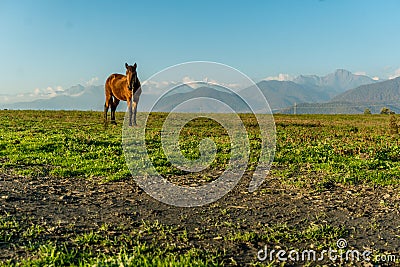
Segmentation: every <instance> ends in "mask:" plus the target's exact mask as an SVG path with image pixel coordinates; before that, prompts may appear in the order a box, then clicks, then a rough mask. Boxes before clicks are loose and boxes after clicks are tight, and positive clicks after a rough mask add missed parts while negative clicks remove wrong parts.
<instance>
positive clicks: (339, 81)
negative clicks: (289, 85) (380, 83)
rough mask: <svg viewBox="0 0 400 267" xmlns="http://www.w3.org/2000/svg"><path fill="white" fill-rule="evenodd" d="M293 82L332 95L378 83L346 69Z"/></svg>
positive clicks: (296, 79) (299, 77)
mask: <svg viewBox="0 0 400 267" xmlns="http://www.w3.org/2000/svg"><path fill="white" fill-rule="evenodd" d="M293 81H294V82H295V83H298V84H303V85H315V86H319V87H321V88H323V89H324V90H325V91H328V92H329V93H330V94H338V93H342V92H344V91H347V90H349V89H352V88H356V87H358V86H360V85H365V84H372V83H376V82H377V81H375V80H373V79H372V78H370V77H368V76H365V75H356V74H353V73H351V72H350V71H347V70H344V69H337V70H336V71H335V72H334V73H330V74H328V75H325V76H322V77H320V76H317V75H300V76H298V77H296V78H295V79H294V80H293Z"/></svg>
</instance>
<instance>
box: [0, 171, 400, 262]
mask: <svg viewBox="0 0 400 267" xmlns="http://www.w3.org/2000/svg"><path fill="white" fill-rule="evenodd" d="M399 204H400V197H399V188H390V187H373V186H354V187H342V186H332V187H331V188H330V189H329V190H325V191H317V190H309V189H304V188H296V187H290V186H287V185H282V184H281V183H280V182H279V181H278V180H275V179H274V178H269V179H268V180H267V181H265V182H264V184H263V185H262V186H261V188H259V189H258V190H257V191H256V192H255V193H249V192H247V187H246V185H245V184H244V183H241V184H240V185H238V186H237V187H236V188H235V189H234V190H233V191H231V192H230V193H229V194H228V195H226V196H225V197H224V198H222V199H220V200H219V201H217V202H215V203H213V204H210V205H207V206H203V207H197V208H177V207H173V206H168V205H165V204H163V203H160V202H158V201H156V200H154V199H153V198H151V197H150V196H148V195H147V194H146V193H145V192H144V191H143V190H141V189H140V188H139V187H138V186H137V185H136V184H135V182H134V180H125V181H118V182H109V183H104V184H102V183H100V182H99V181H89V180H85V179H82V178H68V179H65V178H51V177H37V178H26V177H11V176H2V177H1V178H0V215H2V216H5V215H7V216H13V217H15V218H17V219H21V220H26V219H28V220H29V221H31V222H34V223H37V224H41V225H46V227H47V228H49V227H51V226H53V227H54V229H56V230H54V231H53V232H51V233H50V232H49V233H47V235H46V236H45V237H44V238H47V239H49V240H63V239H65V238H66V236H68V235H69V234H70V232H71V231H74V232H79V231H80V232H88V231H91V230H96V229H98V228H99V227H100V226H101V225H103V224H105V223H107V224H110V225H121V224H122V225H125V226H126V227H125V229H124V230H121V231H126V232H127V233H129V228H130V227H135V226H137V223H140V222H142V221H156V220H158V221H159V222H160V223H162V224H166V225H170V226H176V227H178V228H182V227H183V228H185V229H187V231H188V236H189V242H191V244H192V245H193V247H200V248H204V249H207V248H217V249H219V250H220V251H223V250H225V255H224V256H223V257H224V260H225V262H226V263H235V262H236V263H237V264H238V265H242V266H243V265H246V264H248V263H250V262H257V252H258V251H259V250H260V249H262V248H264V246H265V245H268V246H269V247H272V248H273V247H274V246H275V245H280V246H281V247H282V246H284V247H286V248H288V249H289V248H298V249H300V248H302V247H305V248H307V247H309V246H310V243H307V242H304V240H303V241H300V243H298V242H297V241H293V242H294V243H291V244H273V243H269V244H266V243H265V242H263V241H259V242H257V241H256V242H246V241H240V240H239V241H229V240H226V239H224V238H221V237H224V236H227V235H229V234H230V233H232V232H233V231H234V230H238V231H242V232H256V233H257V232H260V231H261V230H262V228H263V227H264V226H265V225H270V226H271V225H272V226H273V225H278V224H286V225H288V226H293V227H295V228H298V230H299V231H301V230H302V229H303V228H304V227H306V226H309V225H310V224H313V223H315V224H318V225H321V224H326V225H332V226H337V227H344V228H345V229H346V231H347V234H346V237H345V238H346V240H347V241H348V245H349V248H356V249H359V250H364V249H367V248H368V249H371V250H373V251H377V252H380V253H389V254H396V255H400V238H399V236H400V216H399ZM71 225H73V227H70V226H71ZM232 225H234V226H232ZM232 227H234V229H232ZM71 229H72V230H71ZM194 232H196V233H197V234H199V235H201V236H202V238H196V239H195V238H194V239H193V240H190V238H191V237H192V236H194V235H192V233H194ZM0 251H2V252H1V253H0V260H5V259H10V258H14V257H17V256H21V255H20V254H21V253H23V252H21V250H19V248H18V247H15V246H9V245H7V244H6V243H0Z"/></svg>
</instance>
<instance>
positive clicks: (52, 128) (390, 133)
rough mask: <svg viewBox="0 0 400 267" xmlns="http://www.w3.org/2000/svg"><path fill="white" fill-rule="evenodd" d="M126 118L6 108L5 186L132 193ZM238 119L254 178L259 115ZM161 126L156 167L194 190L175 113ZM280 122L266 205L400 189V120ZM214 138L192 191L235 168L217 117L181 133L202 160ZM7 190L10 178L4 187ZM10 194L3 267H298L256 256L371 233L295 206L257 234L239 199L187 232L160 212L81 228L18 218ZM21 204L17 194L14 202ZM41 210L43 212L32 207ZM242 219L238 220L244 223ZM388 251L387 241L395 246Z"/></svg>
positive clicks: (154, 122) (152, 130)
mask: <svg viewBox="0 0 400 267" xmlns="http://www.w3.org/2000/svg"><path fill="white" fill-rule="evenodd" d="M123 116H124V114H123V113H117V122H118V123H119V124H118V125H117V126H112V125H109V126H108V127H107V128H105V127H104V125H103V121H102V113H101V112H92V111H17V110H15V111H13V110H3V111H0V163H1V167H0V177H3V178H1V179H3V180H4V181H6V180H7V179H8V180H7V181H13V180H18V179H22V180H23V181H26V183H29V181H33V182H35V181H38V179H42V178H43V177H47V178H48V179H51V181H53V183H57V181H64V180H66V179H67V180H68V179H73V181H75V183H80V182H79V181H82V183H84V181H91V182H92V183H93V184H98V185H101V186H104V188H107V187H108V188H112V186H113V185H115V184H117V183H122V182H126V181H129V182H130V183H131V184H133V185H134V182H132V181H133V178H132V177H131V174H130V172H129V169H128V167H127V165H126V163H125V158H124V153H123V148H122V145H121V144H122V140H121V132H122V131H121V130H122V129H121V128H122V122H123ZM240 116H241V118H242V120H243V122H244V124H245V126H246V129H247V132H248V136H249V141H250V148H251V151H250V160H249V163H248V166H247V171H246V173H247V174H251V172H252V171H253V170H254V169H255V167H256V165H257V159H258V156H259V147H260V145H259V144H260V138H259V128H258V126H257V124H256V123H255V118H254V117H253V116H252V115H249V114H242V115H240ZM143 118H144V114H143V113H139V114H138V124H139V127H143V124H144V122H143ZM151 118H152V119H151V121H149V124H148V125H147V129H146V144H147V148H148V152H149V156H150V158H151V160H152V162H153V164H154V165H155V166H156V169H157V171H158V172H159V173H161V174H163V175H164V176H165V177H168V179H171V180H172V181H175V182H177V183H185V179H189V178H187V174H186V173H185V172H183V171H181V170H179V169H176V168H174V166H172V165H171V164H170V163H169V162H168V160H167V158H166V156H165V155H164V153H163V151H162V149H161V134H160V129H161V126H162V122H163V120H164V119H165V118H166V114H163V113H155V114H153V115H152V116H151ZM274 119H275V124H276V153H275V158H274V162H273V164H272V167H271V171H270V173H269V174H268V176H266V180H265V184H266V185H265V187H262V188H260V189H259V190H258V191H256V192H255V193H254V197H256V198H257V199H258V200H259V201H265V202H266V203H267V202H268V201H269V200H270V197H271V196H272V195H273V194H276V192H278V191H279V194H281V195H282V196H284V197H282V198H281V199H282V201H283V202H282V203H283V204H285V203H286V204H288V205H289V206H290V205H295V202H293V201H291V198H290V196H292V195H291V194H292V193H293V194H298V195H296V196H298V197H299V199H301V196H302V195H304V196H321V198H322V199H323V196H324V195H325V194H329V192H340V194H342V192H348V191H350V192H357V190H358V189H359V188H372V189H371V190H373V189H374V188H379V190H381V191H380V192H385V190H389V192H397V191H393V190H397V188H398V187H399V183H400V139H399V124H400V117H398V116H397V115H390V116H389V115H279V114H277V115H274ZM205 137H211V138H212V139H213V140H214V141H215V143H216V148H217V156H216V158H215V160H214V161H213V162H212V164H211V166H210V167H209V168H208V169H207V170H206V171H203V172H201V173H200V174H199V175H197V176H196V175H195V176H191V177H190V179H191V181H190V183H193V182H194V183H206V182H209V181H211V180H212V179H214V178H215V177H216V176H217V175H218V174H219V173H221V172H222V171H223V170H224V168H225V167H226V165H227V163H228V161H229V153H230V149H231V147H230V141H229V136H228V135H227V133H226V131H225V130H224V129H223V128H222V126H220V125H219V124H217V123H215V122H213V121H211V120H207V119H196V120H194V121H191V122H190V123H188V125H186V126H185V127H184V128H183V129H182V131H181V133H180V147H181V150H182V152H183V154H184V155H185V156H186V157H187V158H189V159H196V158H197V157H198V156H199V155H200V154H199V153H200V152H199V149H198V145H199V142H200V141H201V140H202V139H203V138H205ZM33 182H32V183H33ZM0 183H3V182H2V181H1V180H0ZM274 185H276V187H274ZM93 186H94V188H97V187H96V186H97V185H93ZM102 188H103V187H102ZM0 189H1V192H0V193H1V194H2V195H1V200H0V201H2V202H1V203H2V204H3V205H2V206H0V207H2V208H1V209H2V210H0V211H1V213H0V251H3V252H4V253H2V254H3V255H4V256H3V258H1V260H2V263H0V265H4V266H60V265H72V266H93V265H95V266H210V265H211V266H225V265H240V266H242V265H253V266H273V265H282V266H284V265H288V266H291V264H293V265H296V264H294V263H277V262H269V263H265V262H259V261H258V260H257V258H256V257H255V256H256V254H254V253H253V252H254V251H256V252H257V248H260V246H261V245H262V244H271V245H273V244H277V246H279V247H283V248H287V249H290V248H293V247H299V246H300V247H309V246H310V245H312V246H313V247H314V246H315V247H318V248H323V247H326V246H330V245H332V244H334V243H335V241H336V240H337V239H339V238H354V236H357V235H358V234H359V235H362V234H361V233H359V232H358V230H357V229H355V228H356V227H357V226H356V225H351V224H350V223H347V224H344V223H343V224H341V223H335V218H334V217H331V218H330V220H328V219H326V220H324V219H323V218H322V219H321V218H320V217H318V216H321V214H319V215H317V213H315V214H316V215H315V216H314V217H312V218H308V217H307V218H305V217H304V218H303V217H302V218H301V220H300V219H299V220H300V221H291V220H289V219H288V218H291V217H290V216H291V215H290V214H289V211H288V210H287V212H288V214H287V216H286V215H285V214H283V217H278V215H277V214H275V215H276V217H275V218H272V219H265V222H264V221H263V220H262V218H264V217H257V220H258V224H257V225H256V226H251V224H249V223H248V221H249V220H251V218H250V217H249V218H247V217H246V216H250V215H248V213H246V212H249V211H248V210H243V211H242V208H240V207H241V206H243V207H245V206H246V205H245V204H241V202H238V203H233V202H235V201H234V200H232V198H228V199H226V201H228V202H229V201H231V202H232V203H230V204H229V205H225V206H224V205H223V204H210V205H208V206H207V207H205V208H204V210H202V209H201V208H197V209H196V212H197V213H196V214H203V215H204V216H206V215H205V214H206V213H207V212H210V214H212V215H213V217H212V218H211V217H210V218H209V219H208V221H202V223H201V224H199V225H189V226H187V225H186V224H185V222H188V221H189V218H183V217H179V215H177V218H174V219H173V220H174V223H168V221H166V220H165V218H166V217H168V216H164V217H162V216H161V217H160V219H159V220H157V215H154V214H153V215H151V216H150V215H149V216H148V217H140V216H137V217H134V218H131V219H129V220H130V221H129V223H127V220H121V221H118V219H117V217H115V220H114V221H112V220H111V219H110V220H101V219H99V220H98V223H97V226H95V227H94V226H93V227H92V226H91V227H86V228H85V227H84V228H83V229H82V228H78V227H77V225H74V224H73V223H71V222H70V223H66V224H60V225H58V226H57V225H56V224H51V223H46V218H44V219H41V218H39V217H40V216H37V214H36V215H35V214H33V215H32V214H30V212H29V209H26V210H21V211H19V210H18V207H17V208H15V207H14V208H13V209H12V211H10V210H11V208H10V209H8V208H5V207H11V206H12V205H13V197H15V196H14V195H13V193H12V192H13V191H12V190H13V188H12V183H10V188H9V187H7V186H6V185H5V183H3V186H2V187H0ZM278 189H279V190H278ZM137 190H138V191H140V189H137ZM239 191H240V190H239ZM367 191H368V190H367ZM8 192H9V193H8ZM373 192H374V191H371V194H373ZM138 194H139V193H138ZM343 194H345V193H343ZM143 195H144V194H139V195H137V196H138V198H139V197H140V198H141V199H145V200H143V201H142V202H141V204H140V205H145V204H143V203H144V202H146V201H150V200H146V199H148V198H144V196H143ZM246 197H247V198H250V197H251V196H250V195H248V196H246ZM367 197H368V196H367ZM371 197H372V196H371ZM82 198H84V196H83V197H82ZM293 198H294V197H293ZM392 198H393V199H396V200H398V195H397V194H394V193H390V198H388V199H387V200H386V202H385V200H384V202H383V203H382V201H381V200H379V201H378V204H376V205H378V206H379V205H381V206H382V208H385V207H390V208H391V210H395V211H396V212H397V213H398V210H399V206H398V202H396V203H394V202H390V199H392ZM21 199H22V198H21ZM21 199H19V200H18V199H17V198H15V201H22V200H21ZM296 199H297V198H296ZM354 200H357V196H356V197H354ZM77 201H78V200H77ZM133 201H139V200H138V199H135V200H133ZM221 201H224V200H221ZM243 201H244V202H243V203H247V202H246V201H250V200H248V199H246V200H243ZM284 201H287V202H284ZM299 201H300V200H299ZM322 202H323V201H322ZM14 203H15V202H14ZM18 203H20V202H18ZM21 203H22V202H21ZM135 203H136V202H135ZM100 205H103V204H102V203H100ZM138 205H139V204H138ZM154 205H155V204H154ZM218 205H219V206H218ZM266 205H267V204H266ZM268 205H269V204H268ZM271 205H272V204H271ZM321 205H323V204H321ZM349 205H350V204H349ZM367 205H368V204H367ZM371 205H375V204H371ZM135 207H136V208H137V209H138V210H137V212H138V213H140V214H143V212H142V210H140V208H138V207H142V209H144V208H143V207H144V206H135ZM275 208H278V209H279V206H278V207H275ZM60 209H62V207H61V208H60ZM163 209H164V211H165V212H166V210H168V209H169V208H168V207H164V206H163ZM31 210H35V206H34V204H32V207H31ZM149 210H150V209H149ZM249 210H251V208H249ZM293 210H295V207H293ZM317 210H318V208H317ZM147 211H148V210H146V212H147ZM283 211H286V210H285V209H283ZM141 212H142V213H141ZM148 212H150V211H148ZM185 212H186V210H185V211H182V210H181V212H178V214H181V215H182V214H183V215H185V214H186V213H185ZM235 212H239V213H238V215H237V217H235V216H236V215H235V214H236V213H235ZM240 212H242V213H240ZM321 212H322V211H321ZM166 214H167V213H166ZM299 214H300V213H299ZM183 215H182V216H183ZM187 215H188V214H187ZM203 215H202V216H203ZM275 215H271V216H275ZM199 216H200V215H199ZM257 216H258V215H257ZM299 216H300V215H299ZM304 216H306V215H304ZM332 216H333V215H332ZM360 216H367V215H366V214H363V215H360ZM187 217H190V216H189V215H188V216H187ZM219 217H220V218H219ZM322 217H323V216H322ZM221 218H229V219H221ZM260 218H261V219H260ZM394 218H396V217H394ZM275 219H276V220H275ZM171 220H172V219H171ZM343 220H344V219H343ZM375 222H376V221H375ZM205 223H210V225H207V224H205ZM391 223H395V222H394V221H393V220H392V222H391ZM370 224H371V225H372V226H371V227H375V230H374V234H375V233H376V234H378V233H379V232H382V231H385V230H384V229H385V228H384V227H383V226H382V228H381V226H380V225H379V224H376V225H375V226H373V224H374V221H373V220H371V222H370ZM393 231H395V232H394V233H395V234H396V233H397V234H399V233H398V229H397V230H393ZM394 239H395V240H398V237H394ZM363 242H364V241H363ZM365 242H367V241H365ZM393 242H398V241H393ZM367 243H368V242H367ZM360 244H361V245H362V244H363V243H360ZM356 245H359V244H356ZM361 245H359V246H361ZM368 245H370V246H372V245H371V243H368ZM390 248H391V247H390V245H388V247H387V250H390ZM240 249H243V250H246V251H253V252H252V253H253V255H250V256H246V257H242V256H235V255H238V254H239V255H240V253H238V252H237V251H238V250H240ZM380 252H383V249H382V250H381V251H380ZM389 252H393V253H395V252H398V251H396V249H393V250H392V251H389ZM242 258H243V260H241V259H242ZM304 264H305V263H302V264H301V265H304ZM307 264H309V265H312V264H310V263H307ZM307 264H306V265H307Z"/></svg>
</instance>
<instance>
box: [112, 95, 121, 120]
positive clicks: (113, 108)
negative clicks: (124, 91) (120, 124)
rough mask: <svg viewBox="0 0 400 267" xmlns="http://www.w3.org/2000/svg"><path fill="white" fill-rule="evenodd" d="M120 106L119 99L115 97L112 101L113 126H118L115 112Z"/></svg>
mask: <svg viewBox="0 0 400 267" xmlns="http://www.w3.org/2000/svg"><path fill="white" fill-rule="evenodd" d="M118 104H119V99H117V98H116V97H114V101H111V123H112V124H117V123H116V122H115V110H116V109H117V107H118Z"/></svg>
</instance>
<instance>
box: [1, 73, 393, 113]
mask: <svg viewBox="0 0 400 267" xmlns="http://www.w3.org/2000/svg"><path fill="white" fill-rule="evenodd" d="M356 85H357V86H356ZM257 86H258V88H259V89H260V90H261V92H262V93H263V94H264V96H265V98H266V99H267V101H268V103H269V106H270V107H271V109H272V110H273V111H275V112H283V113H286V112H290V111H292V112H294V110H293V106H294V105H295V104H297V112H298V113H300V112H302V111H301V110H303V112H305V111H307V112H309V113H332V110H335V108H336V109H337V110H336V111H335V112H336V113H343V112H342V111H345V112H348V113H360V112H361V111H362V110H363V109H364V107H369V108H370V109H371V107H372V109H374V105H375V104H376V105H377V106H380V105H389V104H392V103H388V102H389V101H388V100H390V101H391V102H393V100H396V99H400V78H396V79H393V80H387V81H383V82H377V81H375V80H373V79H371V78H369V77H367V76H364V75H355V74H352V73H351V72H349V71H346V70H342V69H338V70H336V71H335V72H334V73H331V74H328V75H326V76H322V77H320V76H317V75H300V76H298V77H296V78H295V79H294V80H293V81H277V80H262V81H260V82H258V83H257ZM351 86H355V87H354V88H350V90H347V88H349V87H351ZM254 90H258V89H256V88H255V87H254V86H253V87H249V88H245V89H242V90H240V91H239V92H238V94H239V95H240V96H242V97H243V98H244V99H245V100H246V101H247V102H248V103H249V104H250V106H251V107H252V108H253V109H254V111H261V112H262V111H264V110H265V107H266V105H265V100H264V99H260V97H259V95H258V96H257V94H255V93H254ZM343 91H344V92H343ZM338 92H341V93H338ZM55 94H56V95H55V96H53V97H50V98H46V99H36V100H33V101H28V102H17V103H7V104H0V108H2V109H4V108H7V109H50V110H58V109H59V110H100V111H101V110H103V108H104V86H103V85H99V86H86V87H85V86H83V85H80V84H78V85H76V86H73V87H71V88H69V89H67V90H59V91H56V92H55ZM200 96H202V97H210V98H214V99H218V100H220V101H223V102H229V103H230V105H233V106H235V105H236V106H237V108H236V109H237V110H239V111H244V110H247V111H248V108H247V107H245V106H243V102H242V101H238V99H237V97H236V96H234V95H230V94H229V93H228V92H222V91H219V90H215V89H213V88H209V87H206V86H203V87H201V88H197V89H193V88H190V87H187V88H186V90H182V91H180V92H179V93H175V94H173V95H168V94H167V95H165V96H164V97H163V99H161V100H160V102H159V103H158V104H157V107H156V109H157V110H159V111H166V110H171V108H173V107H174V106H176V105H178V104H179V103H182V102H184V101H186V100H188V99H190V98H193V97H200ZM159 97H160V95H154V94H149V93H146V92H143V93H142V96H141V98H140V101H139V105H138V110H139V111H149V110H150V109H151V108H152V106H153V104H154V103H156V100H157V99H158V98H159ZM350 102H351V103H350ZM339 103H340V104H339ZM346 103H347V104H346ZM354 103H357V104H354ZM313 105H314V107H313ZM206 106H207V105H206V104H205V107H204V108H205V109H212V108H214V109H215V107H211V106H210V107H206ZM353 106H356V107H353ZM324 107H325V108H324ZM345 107H346V108H345ZM393 108H394V109H395V108H396V107H395V106H393ZM372 109H371V110H372ZM118 110H120V111H125V110H126V103H124V102H121V103H120V105H119V107H118ZM217 110H218V109H217Z"/></svg>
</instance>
